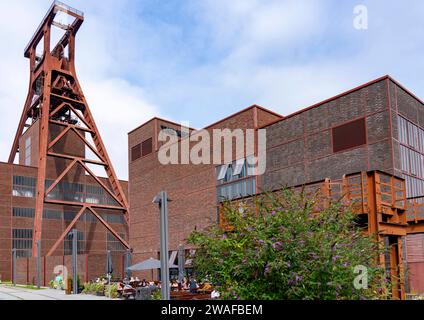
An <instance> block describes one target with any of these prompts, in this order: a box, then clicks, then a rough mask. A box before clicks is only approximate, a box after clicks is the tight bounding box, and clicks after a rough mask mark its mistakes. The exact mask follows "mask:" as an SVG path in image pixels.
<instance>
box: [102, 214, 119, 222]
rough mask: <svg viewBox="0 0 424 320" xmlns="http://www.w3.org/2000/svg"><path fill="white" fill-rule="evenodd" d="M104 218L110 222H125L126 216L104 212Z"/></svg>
mask: <svg viewBox="0 0 424 320" xmlns="http://www.w3.org/2000/svg"><path fill="white" fill-rule="evenodd" d="M102 218H103V219H104V220H105V221H106V222H108V223H117V224H123V223H124V216H123V215H122V214H107V213H105V214H102Z"/></svg>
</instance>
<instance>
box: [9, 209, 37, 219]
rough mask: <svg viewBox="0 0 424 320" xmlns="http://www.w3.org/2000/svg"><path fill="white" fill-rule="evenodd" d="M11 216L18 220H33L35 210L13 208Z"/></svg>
mask: <svg viewBox="0 0 424 320" xmlns="http://www.w3.org/2000/svg"><path fill="white" fill-rule="evenodd" d="M13 216H14V217H18V218H34V216H35V209H33V208H13Z"/></svg>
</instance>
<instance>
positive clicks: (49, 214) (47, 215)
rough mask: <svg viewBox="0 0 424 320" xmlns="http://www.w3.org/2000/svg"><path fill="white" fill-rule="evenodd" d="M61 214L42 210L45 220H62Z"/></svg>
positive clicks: (56, 211)
mask: <svg viewBox="0 0 424 320" xmlns="http://www.w3.org/2000/svg"><path fill="white" fill-rule="evenodd" d="M62 217H63V213H62V211H59V210H50V209H44V211H43V218H44V219H47V220H62Z"/></svg>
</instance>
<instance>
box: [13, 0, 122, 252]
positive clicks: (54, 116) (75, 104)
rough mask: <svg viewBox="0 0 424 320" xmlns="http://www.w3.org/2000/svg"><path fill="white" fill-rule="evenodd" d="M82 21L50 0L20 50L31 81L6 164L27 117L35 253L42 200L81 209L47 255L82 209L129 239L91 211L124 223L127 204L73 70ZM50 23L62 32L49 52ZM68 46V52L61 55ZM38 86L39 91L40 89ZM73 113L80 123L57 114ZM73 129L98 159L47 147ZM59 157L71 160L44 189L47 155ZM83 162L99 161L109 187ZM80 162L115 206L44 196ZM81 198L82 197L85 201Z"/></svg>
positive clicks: (75, 220)
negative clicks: (33, 155)
mask: <svg viewBox="0 0 424 320" xmlns="http://www.w3.org/2000/svg"><path fill="white" fill-rule="evenodd" d="M59 12H61V13H65V14H67V15H69V16H70V17H71V19H73V22H72V23H71V24H68V25H65V24H62V23H59V22H56V21H55V20H54V19H55V17H56V15H57V14H58V13H59ZM83 21H84V15H83V13H82V12H80V11H78V10H75V9H73V8H71V7H68V6H67V5H65V4H63V3H61V2H58V1H55V2H54V3H53V4H52V6H51V7H50V9H49V11H48V13H47V14H46V16H45V18H44V19H43V21H42V23H41V24H40V26H39V28H38V29H37V31H36V33H35V34H34V36H33V37H32V39H31V41H30V42H29V44H28V46H27V47H26V49H25V57H27V58H29V59H30V85H29V90H28V96H27V99H26V102H25V106H24V110H23V113H22V116H21V119H20V122H19V126H18V130H17V132H16V136H15V140H14V142H13V146H12V150H11V152H10V157H9V163H11V164H12V163H13V162H14V161H15V158H16V154H17V153H18V152H19V149H20V146H19V139H20V137H21V136H22V134H23V133H24V129H25V127H26V123H27V122H28V121H29V120H30V121H32V123H34V122H36V121H40V130H39V154H38V174H37V182H36V208H35V219H34V232H33V246H32V254H33V256H36V255H37V250H36V242H37V241H39V240H41V238H42V219H43V210H44V205H45V204H46V203H52V204H57V205H69V206H75V207H80V208H81V209H80V211H79V213H78V215H77V216H76V218H75V219H74V220H73V221H72V222H71V224H70V225H68V226H67V228H66V230H65V231H64V232H63V234H62V235H61V236H60V237H59V239H57V241H56V243H55V244H54V245H53V246H52V247H51V248H50V250H49V251H48V253H47V255H48V256H49V255H52V254H53V253H54V251H55V249H56V248H57V247H58V245H59V244H60V242H61V241H62V240H63V239H64V237H65V236H66V235H67V233H68V232H69V231H70V230H71V229H72V227H73V226H74V225H75V223H76V222H77V220H78V218H79V217H80V216H81V215H82V214H83V213H84V211H85V210H87V211H88V212H91V213H92V214H93V215H95V216H96V217H97V218H98V220H99V221H100V222H101V223H102V224H103V225H104V226H105V227H106V228H107V229H108V230H109V231H110V232H111V233H112V234H113V235H114V236H115V237H116V238H117V239H118V240H119V241H120V242H121V243H122V244H123V245H124V246H125V247H126V248H129V245H128V243H127V242H126V241H125V240H124V239H122V238H121V237H120V236H119V234H118V233H117V232H115V231H114V230H113V228H112V227H111V226H110V225H109V224H108V223H107V222H106V221H105V220H103V219H102V218H101V216H100V215H99V214H98V213H97V212H96V209H97V208H99V209H111V210H119V211H120V212H122V214H123V215H124V217H125V221H126V223H128V202H127V199H126V197H125V194H124V192H123V189H122V187H121V184H120V182H119V180H118V178H117V176H116V173H115V171H114V169H113V167H112V163H111V161H110V158H109V156H108V154H107V151H106V148H105V146H104V144H103V141H102V139H101V137H100V134H99V131H98V129H97V126H96V124H95V122H94V119H93V116H92V114H91V112H90V109H89V107H88V104H87V101H86V99H85V97H84V95H83V93H82V90H81V86H80V84H79V82H78V79H77V76H76V70H75V35H76V33H77V31H78V30H79V28H80V26H81V24H82V23H83ZM52 26H55V27H58V28H60V29H63V30H64V35H63V37H62V38H61V39H60V40H59V41H58V43H57V44H56V45H55V47H54V48H53V50H51V48H50V42H51V41H50V40H51V29H52ZM42 39H44V48H43V54H42V56H39V55H37V50H36V49H37V45H38V44H39V43H40V42H41V40H42ZM65 49H67V50H68V55H67V56H66V54H65ZM40 87H41V88H42V89H40ZM71 112H73V114H75V115H77V117H78V122H81V123H83V124H84V126H80V125H77V124H76V123H75V121H70V120H69V119H68V120H69V121H66V120H63V119H64V118H61V119H60V120H58V119H59V116H61V115H62V116H63V115H66V114H67V113H69V114H70V113H71ZM51 124H54V125H58V126H61V127H63V130H62V131H61V132H60V133H59V135H58V136H57V137H56V138H54V139H53V140H52V141H51V142H50V143H49V125H51ZM71 131H72V132H73V133H74V134H75V135H76V136H77V137H79V138H80V139H81V140H82V142H83V143H84V144H85V145H86V146H87V147H88V148H90V150H91V151H92V152H93V153H94V154H95V155H96V156H97V157H98V158H99V159H100V161H96V160H90V159H87V158H85V156H84V157H78V156H72V155H68V154H61V153H55V152H53V151H52V150H51V149H52V148H53V146H55V145H56V144H57V143H58V142H59V140H60V139H61V138H62V137H63V136H65V135H66V134H68V133H69V132H71ZM81 132H84V133H87V134H90V135H91V137H92V141H93V142H94V145H92V144H91V143H90V142H89V141H87V139H86V138H85V135H83V134H81ZM49 157H53V158H60V159H65V160H69V161H71V164H70V165H69V166H68V167H67V168H66V169H65V170H64V171H63V172H62V173H61V174H59V175H58V176H57V179H56V180H55V181H54V182H53V184H52V185H51V186H50V187H49V188H48V190H46V187H45V180H46V164H47V158H49ZM87 164H95V165H100V166H103V167H104V168H105V171H106V173H107V178H108V182H109V183H110V186H111V189H109V188H108V187H107V186H106V185H105V184H104V183H103V182H102V181H101V180H100V179H99V178H98V177H96V175H95V174H94V173H93V172H92V171H91V170H90V169H89V168H88V167H87ZM75 165H79V166H82V167H83V169H84V170H85V171H86V172H88V173H89V175H90V176H92V177H93V179H94V180H95V181H96V182H97V183H99V184H100V185H101V186H102V187H103V189H105V191H106V192H107V193H108V194H109V195H110V196H111V197H112V199H114V200H115V201H116V203H117V205H104V204H93V203H87V202H73V201H62V200H51V199H48V197H47V195H48V194H49V193H50V192H51V191H52V190H53V188H54V187H55V186H56V185H57V184H58V183H59V182H60V181H61V179H62V178H63V177H65V175H66V174H67V173H68V172H69V171H70V170H71V169H72V167H73V166H75ZM84 201H85V199H84Z"/></svg>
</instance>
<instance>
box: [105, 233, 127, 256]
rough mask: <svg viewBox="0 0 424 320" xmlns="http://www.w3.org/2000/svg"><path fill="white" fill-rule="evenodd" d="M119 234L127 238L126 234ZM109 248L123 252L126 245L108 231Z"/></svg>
mask: <svg viewBox="0 0 424 320" xmlns="http://www.w3.org/2000/svg"><path fill="white" fill-rule="evenodd" d="M119 236H120V237H121V238H122V239H124V240H125V234H123V233H119ZM107 249H108V250H110V251H115V252H116V251H120V252H122V251H125V250H126V248H125V247H124V245H123V244H122V243H121V242H120V241H119V240H118V239H117V238H115V236H114V235H113V234H112V233H110V232H108V233H107Z"/></svg>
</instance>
